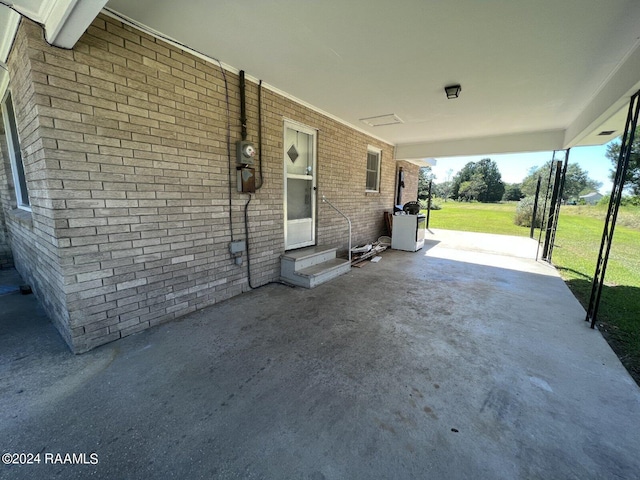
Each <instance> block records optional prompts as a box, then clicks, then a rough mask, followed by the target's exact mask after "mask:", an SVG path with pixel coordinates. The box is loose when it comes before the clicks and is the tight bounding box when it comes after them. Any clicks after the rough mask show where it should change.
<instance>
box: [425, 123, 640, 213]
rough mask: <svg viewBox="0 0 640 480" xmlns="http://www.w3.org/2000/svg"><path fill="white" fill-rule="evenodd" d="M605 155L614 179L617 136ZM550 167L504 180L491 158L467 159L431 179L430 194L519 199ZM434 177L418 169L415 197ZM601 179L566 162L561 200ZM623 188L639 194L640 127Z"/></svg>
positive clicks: (486, 199)
mask: <svg viewBox="0 0 640 480" xmlns="http://www.w3.org/2000/svg"><path fill="white" fill-rule="evenodd" d="M605 155H606V158H607V159H608V160H609V162H610V163H611V165H612V169H611V171H610V178H611V179H612V180H613V179H614V177H615V171H616V168H617V165H618V157H619V155H620V140H618V141H615V142H611V143H610V144H609V145H607V151H606V154H605ZM550 170H551V160H549V161H548V162H546V163H545V164H544V165H542V166H541V167H532V168H531V169H530V170H529V172H528V174H527V176H526V177H525V178H524V179H523V180H522V182H520V183H511V184H510V183H505V182H503V181H502V175H501V174H500V170H499V169H498V165H497V164H496V163H495V162H494V161H493V160H491V159H490V158H483V159H482V160H480V161H478V162H469V163H467V164H466V165H465V166H464V167H463V168H462V170H460V171H459V172H458V173H456V174H455V175H454V176H453V178H451V179H449V178H447V179H445V180H444V181H442V182H438V183H435V182H434V183H433V185H432V196H436V197H440V198H443V199H445V201H446V200H447V199H453V200H459V201H478V202H498V201H501V200H504V201H509V200H515V201H518V200H520V199H522V198H524V197H527V196H533V195H535V190H536V184H537V182H538V178H539V177H540V178H542V179H544V180H546V179H547V178H548V176H549V173H550ZM432 180H435V177H434V175H433V173H432V172H431V168H430V167H425V168H423V169H421V171H420V178H419V182H418V198H420V199H426V198H427V191H428V186H429V182H430V181H432ZM600 187H602V183H601V182H598V181H596V180H593V179H592V178H590V177H589V172H588V171H586V170H583V169H582V168H581V167H580V165H578V164H576V163H571V161H569V164H568V166H567V173H566V178H565V185H564V191H563V195H562V199H563V200H564V201H570V200H576V201H577V200H578V197H579V196H580V195H584V194H587V193H590V192H593V191H597V190H598V189H599V188H600ZM625 190H626V192H627V193H629V194H631V195H633V196H635V197H638V196H640V127H638V128H637V129H636V132H635V136H634V139H633V142H632V144H631V153H630V156H629V168H628V170H627V175H626V177H625Z"/></svg>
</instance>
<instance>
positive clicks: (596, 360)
mask: <svg viewBox="0 0 640 480" xmlns="http://www.w3.org/2000/svg"><path fill="white" fill-rule="evenodd" d="M501 245H502V246H501ZM499 251H502V252H506V253H507V254H506V255H504V254H502V255H498V254H496V253H495V252H499ZM382 256H383V259H382V261H381V262H379V263H377V264H374V263H368V264H366V266H364V267H363V268H353V269H352V270H351V272H350V273H349V274H347V275H344V276H342V277H340V278H338V279H336V280H334V281H332V282H330V283H329V284H325V285H322V286H320V287H317V288H315V289H313V290H303V289H298V288H295V289H294V288H289V287H286V286H282V285H277V284H274V285H268V286H266V287H263V288H260V289H258V290H255V291H252V292H250V293H248V294H244V295H241V296H239V297H236V298H234V299H231V300H229V301H226V302H223V303H221V304H218V305H215V306H213V307H210V308H208V309H205V310H202V311H200V312H197V313H194V314H191V315H189V316H187V317H185V318H183V319H182V320H179V321H174V322H171V323H168V324H165V325H162V326H160V327H156V328H153V329H151V330H148V331H145V332H142V333H140V334H137V335H134V336H131V337H127V338H125V339H122V340H119V341H117V342H114V343H112V344H109V345H105V346H103V347H100V348H98V349H95V350H93V351H91V352H89V353H86V354H84V355H80V356H74V355H72V354H71V353H70V351H69V350H68V349H67V347H66V346H65V344H64V343H63V341H62V339H61V338H60V337H59V335H58V334H57V333H56V331H55V329H54V328H53V326H52V325H51V324H50V323H48V322H47V320H46V318H45V316H44V313H43V312H42V310H41V309H40V308H39V307H38V306H37V304H36V302H35V299H34V297H33V296H32V295H30V296H24V295H20V294H19V293H8V294H5V295H3V296H2V297H0V312H1V313H0V453H5V452H16V453H34V454H35V453H38V452H40V453H41V455H42V457H41V458H42V463H40V464H39V465H8V466H6V465H0V478H3V479H4V478H11V479H21V478H30V479H31V478H43V479H45V478H65V479H76V478H77V479H84V478H146V479H149V478H151V479H154V478H158V479H166V478H179V479H184V478H190V479H195V478H207V479H208V478H221V479H225V478H256V479H257V478H268V479H271V478H273V479H276V478H277V479H282V478H304V479H315V480H317V479H372V478H376V479H378V478H406V479H416V478H424V479H468V478H478V479H580V480H584V479H602V478H607V479H610V478H619V479H631V478H638V476H639V475H640V473H639V472H640V455H638V452H640V435H638V426H639V425H640V389H639V388H638V386H637V385H636V384H635V383H634V382H633V380H632V379H631V377H630V376H629V375H628V374H627V372H626V371H625V369H624V368H623V367H622V365H621V364H620V362H619V360H618V359H617V357H616V356H615V354H614V353H613V352H612V351H611V349H610V348H609V346H608V345H607V343H606V342H605V341H604V339H603V338H602V336H601V335H600V334H599V333H598V332H597V331H592V330H590V329H589V328H588V325H587V324H586V322H584V321H583V320H584V310H583V309H582V307H581V306H580V304H579V303H578V302H577V300H576V299H575V298H574V297H573V295H572V294H571V292H570V291H569V290H568V288H567V287H566V286H565V284H564V283H563V282H562V280H561V279H560V277H559V276H558V274H557V272H556V271H555V269H553V268H552V267H550V266H549V265H547V264H544V263H541V262H535V260H534V258H535V242H534V241H530V240H528V239H519V238H514V237H502V236H493V235H483V234H460V232H455V233H454V232H446V231H435V232H431V233H430V234H429V235H428V240H427V245H425V248H424V249H423V250H422V251H420V252H416V253H408V252H399V251H387V252H385V253H383V255H382ZM4 275H5V273H4V272H0V276H4ZM0 280H1V277H0ZM0 284H2V281H0ZM46 453H53V454H56V453H61V454H63V455H64V454H65V453H86V454H87V462H89V461H90V459H89V457H88V455H89V454H90V453H96V454H97V460H98V463H97V464H95V465H61V464H51V463H48V464H45V462H44V455H45V454H46Z"/></svg>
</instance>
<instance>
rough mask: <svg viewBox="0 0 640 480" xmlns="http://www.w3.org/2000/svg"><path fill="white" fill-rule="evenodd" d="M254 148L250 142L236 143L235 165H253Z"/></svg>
mask: <svg viewBox="0 0 640 480" xmlns="http://www.w3.org/2000/svg"><path fill="white" fill-rule="evenodd" d="M255 156H256V147H255V146H254V145H253V143H251V142H247V141H245V140H240V141H238V142H236V163H237V164H238V165H253V159H254V158H255Z"/></svg>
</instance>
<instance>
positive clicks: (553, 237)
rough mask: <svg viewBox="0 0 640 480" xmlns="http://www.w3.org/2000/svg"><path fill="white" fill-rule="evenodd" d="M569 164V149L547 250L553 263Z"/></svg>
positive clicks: (549, 259) (565, 156)
mask: <svg viewBox="0 0 640 480" xmlns="http://www.w3.org/2000/svg"><path fill="white" fill-rule="evenodd" d="M568 166H569V149H567V150H566V151H565V154H564V165H563V167H562V174H561V175H560V187H559V189H558V198H557V202H556V203H555V210H554V214H553V224H552V226H551V238H550V239H549V247H548V249H547V250H548V252H547V258H546V260H547V262H549V263H551V256H552V255H553V246H554V245H555V242H556V232H557V231H558V220H559V219H560V207H561V206H562V194H563V193H564V183H565V180H566V177H567V167H568Z"/></svg>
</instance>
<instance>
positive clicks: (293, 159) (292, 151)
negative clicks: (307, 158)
mask: <svg viewBox="0 0 640 480" xmlns="http://www.w3.org/2000/svg"><path fill="white" fill-rule="evenodd" d="M287 155H289V158H290V159H291V162H292V163H296V159H297V158H298V157H299V156H300V155H298V151H297V150H296V146H295V145H291V148H289V150H287Z"/></svg>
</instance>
